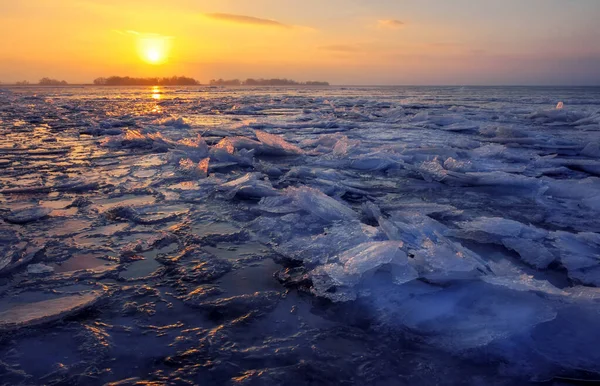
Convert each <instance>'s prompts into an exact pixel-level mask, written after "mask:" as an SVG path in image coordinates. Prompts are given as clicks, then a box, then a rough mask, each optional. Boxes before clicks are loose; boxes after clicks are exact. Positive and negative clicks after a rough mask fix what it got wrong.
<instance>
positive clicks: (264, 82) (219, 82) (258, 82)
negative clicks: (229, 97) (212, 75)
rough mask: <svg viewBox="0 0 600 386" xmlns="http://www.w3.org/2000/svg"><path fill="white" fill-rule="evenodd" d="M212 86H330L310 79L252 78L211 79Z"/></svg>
mask: <svg viewBox="0 0 600 386" xmlns="http://www.w3.org/2000/svg"><path fill="white" fill-rule="evenodd" d="M209 84H210V85H211V86H329V83H328V82H320V81H308V82H296V81H295V80H291V79H277V78H275V79H252V78H248V79H246V80H244V81H241V80H239V79H229V80H224V79H211V81H210V82H209Z"/></svg>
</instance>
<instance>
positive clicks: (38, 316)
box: [0, 291, 103, 332]
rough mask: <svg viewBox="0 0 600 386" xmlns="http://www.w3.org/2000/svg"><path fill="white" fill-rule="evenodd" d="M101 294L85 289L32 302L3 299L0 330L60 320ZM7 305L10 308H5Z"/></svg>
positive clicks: (94, 301)
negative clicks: (78, 292) (84, 290)
mask: <svg viewBox="0 0 600 386" xmlns="http://www.w3.org/2000/svg"><path fill="white" fill-rule="evenodd" d="M102 295H103V293H102V292H101V291H87V292H84V293H82V294H80V295H63V296H53V297H51V298H49V299H46V300H39V301H34V302H31V301H30V300H29V301H28V302H23V300H21V302H19V300H20V299H19V298H16V299H15V298H13V299H10V300H8V299H5V300H3V301H2V303H0V331H4V332H6V331H12V330H15V329H19V328H23V327H31V326H36V325H40V324H45V323H52V322H55V321H58V320H61V319H63V318H65V317H68V316H72V315H75V314H77V313H79V312H81V311H83V310H85V309H87V308H89V307H92V306H93V305H94V304H95V303H96V302H98V300H99V299H100V298H101V297H102ZM21 297H23V296H21ZM7 306H8V307H10V308H8V309H7Z"/></svg>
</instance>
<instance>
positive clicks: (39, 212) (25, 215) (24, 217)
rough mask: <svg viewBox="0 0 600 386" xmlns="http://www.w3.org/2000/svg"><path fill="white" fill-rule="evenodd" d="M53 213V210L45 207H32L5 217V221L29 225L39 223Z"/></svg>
mask: <svg viewBox="0 0 600 386" xmlns="http://www.w3.org/2000/svg"><path fill="white" fill-rule="evenodd" d="M50 213H52V209H51V208H46V207H43V206H32V207H29V208H25V209H19V210H15V211H12V212H10V213H8V214H6V215H4V216H3V218H4V221H6V222H9V223H13V224H27V223H30V222H34V221H38V220H41V219H43V218H44V217H47V216H48V215H49V214H50Z"/></svg>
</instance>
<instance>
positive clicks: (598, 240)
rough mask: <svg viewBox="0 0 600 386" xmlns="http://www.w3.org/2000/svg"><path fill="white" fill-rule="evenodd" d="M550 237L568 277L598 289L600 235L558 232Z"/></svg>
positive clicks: (599, 280) (599, 282) (599, 281)
mask: <svg viewBox="0 0 600 386" xmlns="http://www.w3.org/2000/svg"><path fill="white" fill-rule="evenodd" d="M552 236H553V239H554V245H555V246H556V248H558V249H559V251H560V262H561V264H562V265H563V266H564V267H565V268H566V269H567V271H568V272H569V277H571V278H573V279H576V280H579V281H581V282H582V283H584V284H588V285H594V286H599V287H600V234H598V233H591V232H582V233H578V234H574V233H569V232H563V231H558V232H554V233H553V235H552Z"/></svg>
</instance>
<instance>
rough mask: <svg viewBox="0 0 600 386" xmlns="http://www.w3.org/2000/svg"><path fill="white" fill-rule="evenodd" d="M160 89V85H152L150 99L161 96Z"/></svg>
mask: <svg viewBox="0 0 600 386" xmlns="http://www.w3.org/2000/svg"><path fill="white" fill-rule="evenodd" d="M161 94H162V91H161V89H160V87H158V86H154V87H152V99H156V100H159V99H160V98H161Z"/></svg>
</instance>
